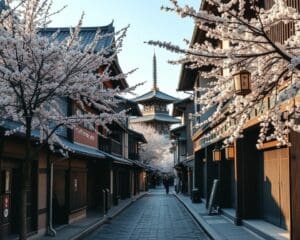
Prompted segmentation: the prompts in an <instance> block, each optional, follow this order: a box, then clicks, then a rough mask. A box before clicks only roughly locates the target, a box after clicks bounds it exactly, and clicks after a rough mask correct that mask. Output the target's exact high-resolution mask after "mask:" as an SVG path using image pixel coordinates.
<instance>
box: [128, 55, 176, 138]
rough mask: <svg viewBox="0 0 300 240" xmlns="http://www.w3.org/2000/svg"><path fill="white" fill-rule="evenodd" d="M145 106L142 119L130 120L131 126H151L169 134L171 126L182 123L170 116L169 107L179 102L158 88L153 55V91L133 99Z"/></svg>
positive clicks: (161, 132)
mask: <svg viewBox="0 0 300 240" xmlns="http://www.w3.org/2000/svg"><path fill="white" fill-rule="evenodd" d="M133 100H134V101H135V102H137V103H138V104H141V105H142V106H143V110H142V114H143V116H142V117H137V118H133V119H130V123H131V124H142V125H146V126H151V127H153V128H155V129H156V131H157V132H159V133H160V134H168V133H169V129H170V125H171V124H176V123H180V120H179V119H177V118H175V117H172V116H171V115H169V111H168V108H167V105H169V104H171V103H173V102H175V101H176V100H178V99H177V98H175V97H172V96H170V95H168V94H166V93H164V92H161V91H160V90H159V88H158V86H157V63H156V56H155V53H154V55H153V88H152V89H151V91H149V92H147V93H145V94H143V95H141V96H139V97H137V98H135V99H133Z"/></svg>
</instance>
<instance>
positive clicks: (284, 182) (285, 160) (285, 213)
mask: <svg viewBox="0 0 300 240" xmlns="http://www.w3.org/2000/svg"><path fill="white" fill-rule="evenodd" d="M280 154H281V155H280V168H279V169H280V174H279V175H280V207H281V216H280V226H281V227H282V228H284V229H288V230H290V178H289V173H290V168H289V166H290V165H289V151H288V149H287V148H285V149H282V151H280Z"/></svg>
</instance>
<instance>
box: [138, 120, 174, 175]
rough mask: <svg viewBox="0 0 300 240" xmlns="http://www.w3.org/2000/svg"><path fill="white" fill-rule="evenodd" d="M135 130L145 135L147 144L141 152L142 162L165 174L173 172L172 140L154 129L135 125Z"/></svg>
mask: <svg viewBox="0 0 300 240" xmlns="http://www.w3.org/2000/svg"><path fill="white" fill-rule="evenodd" d="M132 127H133V129H134V130H135V131H137V132H140V133H143V134H144V136H145V138H146V140H147V143H146V144H143V145H142V147H141V150H140V159H141V161H142V162H143V163H144V164H146V165H149V166H151V167H155V168H158V169H160V170H162V171H165V172H171V169H172V167H173V165H172V164H173V162H172V161H173V156H172V154H171V153H170V151H169V149H170V140H169V138H168V136H166V135H162V134H159V133H158V132H157V131H156V130H155V129H154V128H153V127H150V126H144V125H142V124H134V125H133V126H132Z"/></svg>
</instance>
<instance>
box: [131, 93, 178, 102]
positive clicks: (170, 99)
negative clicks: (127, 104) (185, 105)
mask: <svg viewBox="0 0 300 240" xmlns="http://www.w3.org/2000/svg"><path fill="white" fill-rule="evenodd" d="M152 99H157V100H162V101H164V102H165V103H172V102H174V101H176V100H177V98H175V97H172V96H170V95H168V94H166V93H163V92H161V91H159V90H152V91H150V92H147V93H145V94H143V95H142V96H139V97H137V98H134V99H133V101H136V102H138V103H143V102H147V101H148V100H152Z"/></svg>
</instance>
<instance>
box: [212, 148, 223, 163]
mask: <svg viewBox="0 0 300 240" xmlns="http://www.w3.org/2000/svg"><path fill="white" fill-rule="evenodd" d="M212 153H213V161H221V150H220V149H219V148H215V149H214V150H213V151H212Z"/></svg>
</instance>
